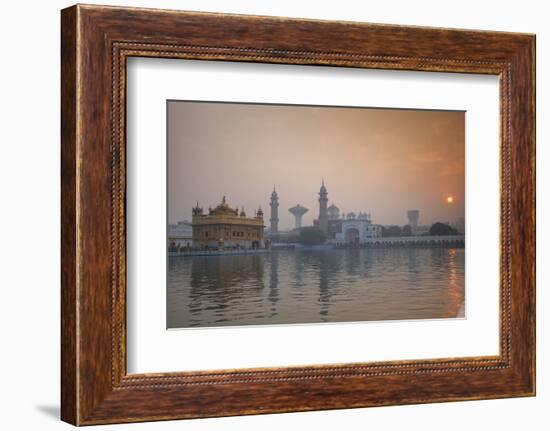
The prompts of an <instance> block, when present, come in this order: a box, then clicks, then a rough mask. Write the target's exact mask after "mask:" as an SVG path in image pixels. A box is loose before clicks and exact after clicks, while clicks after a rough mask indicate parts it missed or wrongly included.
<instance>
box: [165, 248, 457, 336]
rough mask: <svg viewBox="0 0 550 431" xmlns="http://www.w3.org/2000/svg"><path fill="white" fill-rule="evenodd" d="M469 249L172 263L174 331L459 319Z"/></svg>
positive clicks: (170, 318)
mask: <svg viewBox="0 0 550 431" xmlns="http://www.w3.org/2000/svg"><path fill="white" fill-rule="evenodd" d="M463 315H464V249H461V248H391V249H359V250H350V249H346V250H324V251H290V250H285V251H272V252H269V253H266V254H256V255H238V256H208V257H170V258H169V261H168V291H167V325H168V328H187V327H206V326H231V325H263V324H284V323H319V322H354V321H372V320H402V319H431V318H453V317H463Z"/></svg>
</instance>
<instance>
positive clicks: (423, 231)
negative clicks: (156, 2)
mask: <svg viewBox="0 0 550 431" xmlns="http://www.w3.org/2000/svg"><path fill="white" fill-rule="evenodd" d="M61 17H62V20H61V21H62V25H61V49H62V64H61V71H62V94H61V118H62V153H61V163H62V183H61V189H62V196H61V200H62V238H61V240H62V286H61V291H62V325H61V330H62V334H61V335H62V337H61V339H62V345H61V351H62V363H61V366H62V373H61V374H62V382H61V397H62V399H61V415H62V419H63V420H65V421H67V422H69V423H72V424H75V425H92V424H106V423H120V422H139V421H153V420H167V419H180V418H199V417H213V416H230V415H242V414H259V413H274V412H290V411H307V410H322V409H341V408H353V407H370V406H382V405H396V404H413V403H430V402H441V401H456V400H475V399H490V398H503V397H519V396H533V395H534V394H535V108H534V100H535V77H534V73H535V72H534V71H535V36H534V35H529V34H514V33H504V32H502V33H501V32H487V31H472V30H451V29H439V28H437V29H436V28H422V27H403V26H391V25H378V24H365V23H352V22H329V21H314V20H297V19H286V18H277V17H254V16H240V15H220V14H212V13H196V12H192V13H191V12H179V11H168V10H149V9H134V8H119V7H104V6H93V5H85V6H84V5H77V6H73V7H70V8H68V9H64V10H63V11H62V14H61Z"/></svg>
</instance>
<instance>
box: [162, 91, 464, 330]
mask: <svg viewBox="0 0 550 431" xmlns="http://www.w3.org/2000/svg"><path fill="white" fill-rule="evenodd" d="M167 119H168V120H167V146H168V151H167V159H168V160H167V166H168V173H167V254H168V257H167V295H166V298H167V301H166V307H167V309H166V312H167V313H166V315H167V328H168V329H178V328H201V327H227V326H248V325H282V324H314V323H336V322H367V321H390V320H407V319H454V318H464V317H465V112H464V111H440V110H415V109H388V108H368V107H334V106H309V105H307V106H306V105H278V104H254V103H224V102H197V101H178V100H169V101H168V102H167Z"/></svg>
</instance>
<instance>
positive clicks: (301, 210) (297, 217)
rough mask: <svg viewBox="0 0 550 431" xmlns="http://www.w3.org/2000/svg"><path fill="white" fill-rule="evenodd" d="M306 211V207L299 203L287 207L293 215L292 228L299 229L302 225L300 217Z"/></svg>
mask: <svg viewBox="0 0 550 431" xmlns="http://www.w3.org/2000/svg"><path fill="white" fill-rule="evenodd" d="M308 211H309V210H308V209H307V208H305V207H303V206H302V205H300V204H298V205H296V206H294V207H292V208H289V209H288V212H289V213H290V214H292V215H293V216H294V229H300V228H301V227H302V217H303V216H304V214H305V213H307V212H308Z"/></svg>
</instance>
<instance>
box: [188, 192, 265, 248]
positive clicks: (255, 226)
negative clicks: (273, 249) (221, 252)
mask: <svg viewBox="0 0 550 431" xmlns="http://www.w3.org/2000/svg"><path fill="white" fill-rule="evenodd" d="M191 225H192V229H193V248H199V249H209V248H230V249H231V248H245V249H250V248H252V249H258V248H264V247H265V242H264V227H265V226H264V214H263V211H262V209H261V208H259V209H258V211H256V212H255V214H254V217H247V216H246V213H245V211H244V208H243V209H242V210H241V211H240V212H239V210H238V209H234V208H231V207H230V206H229V205H228V204H227V202H226V200H225V196H224V197H223V199H222V202H221V203H220V204H219V205H218V206H217V207H216V208H214V209H212V208H210V209H209V210H208V214H205V212H204V211H203V209H202V208H200V207H199V204H198V203H197V206H196V207H194V208H193V218H192V223H191Z"/></svg>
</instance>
